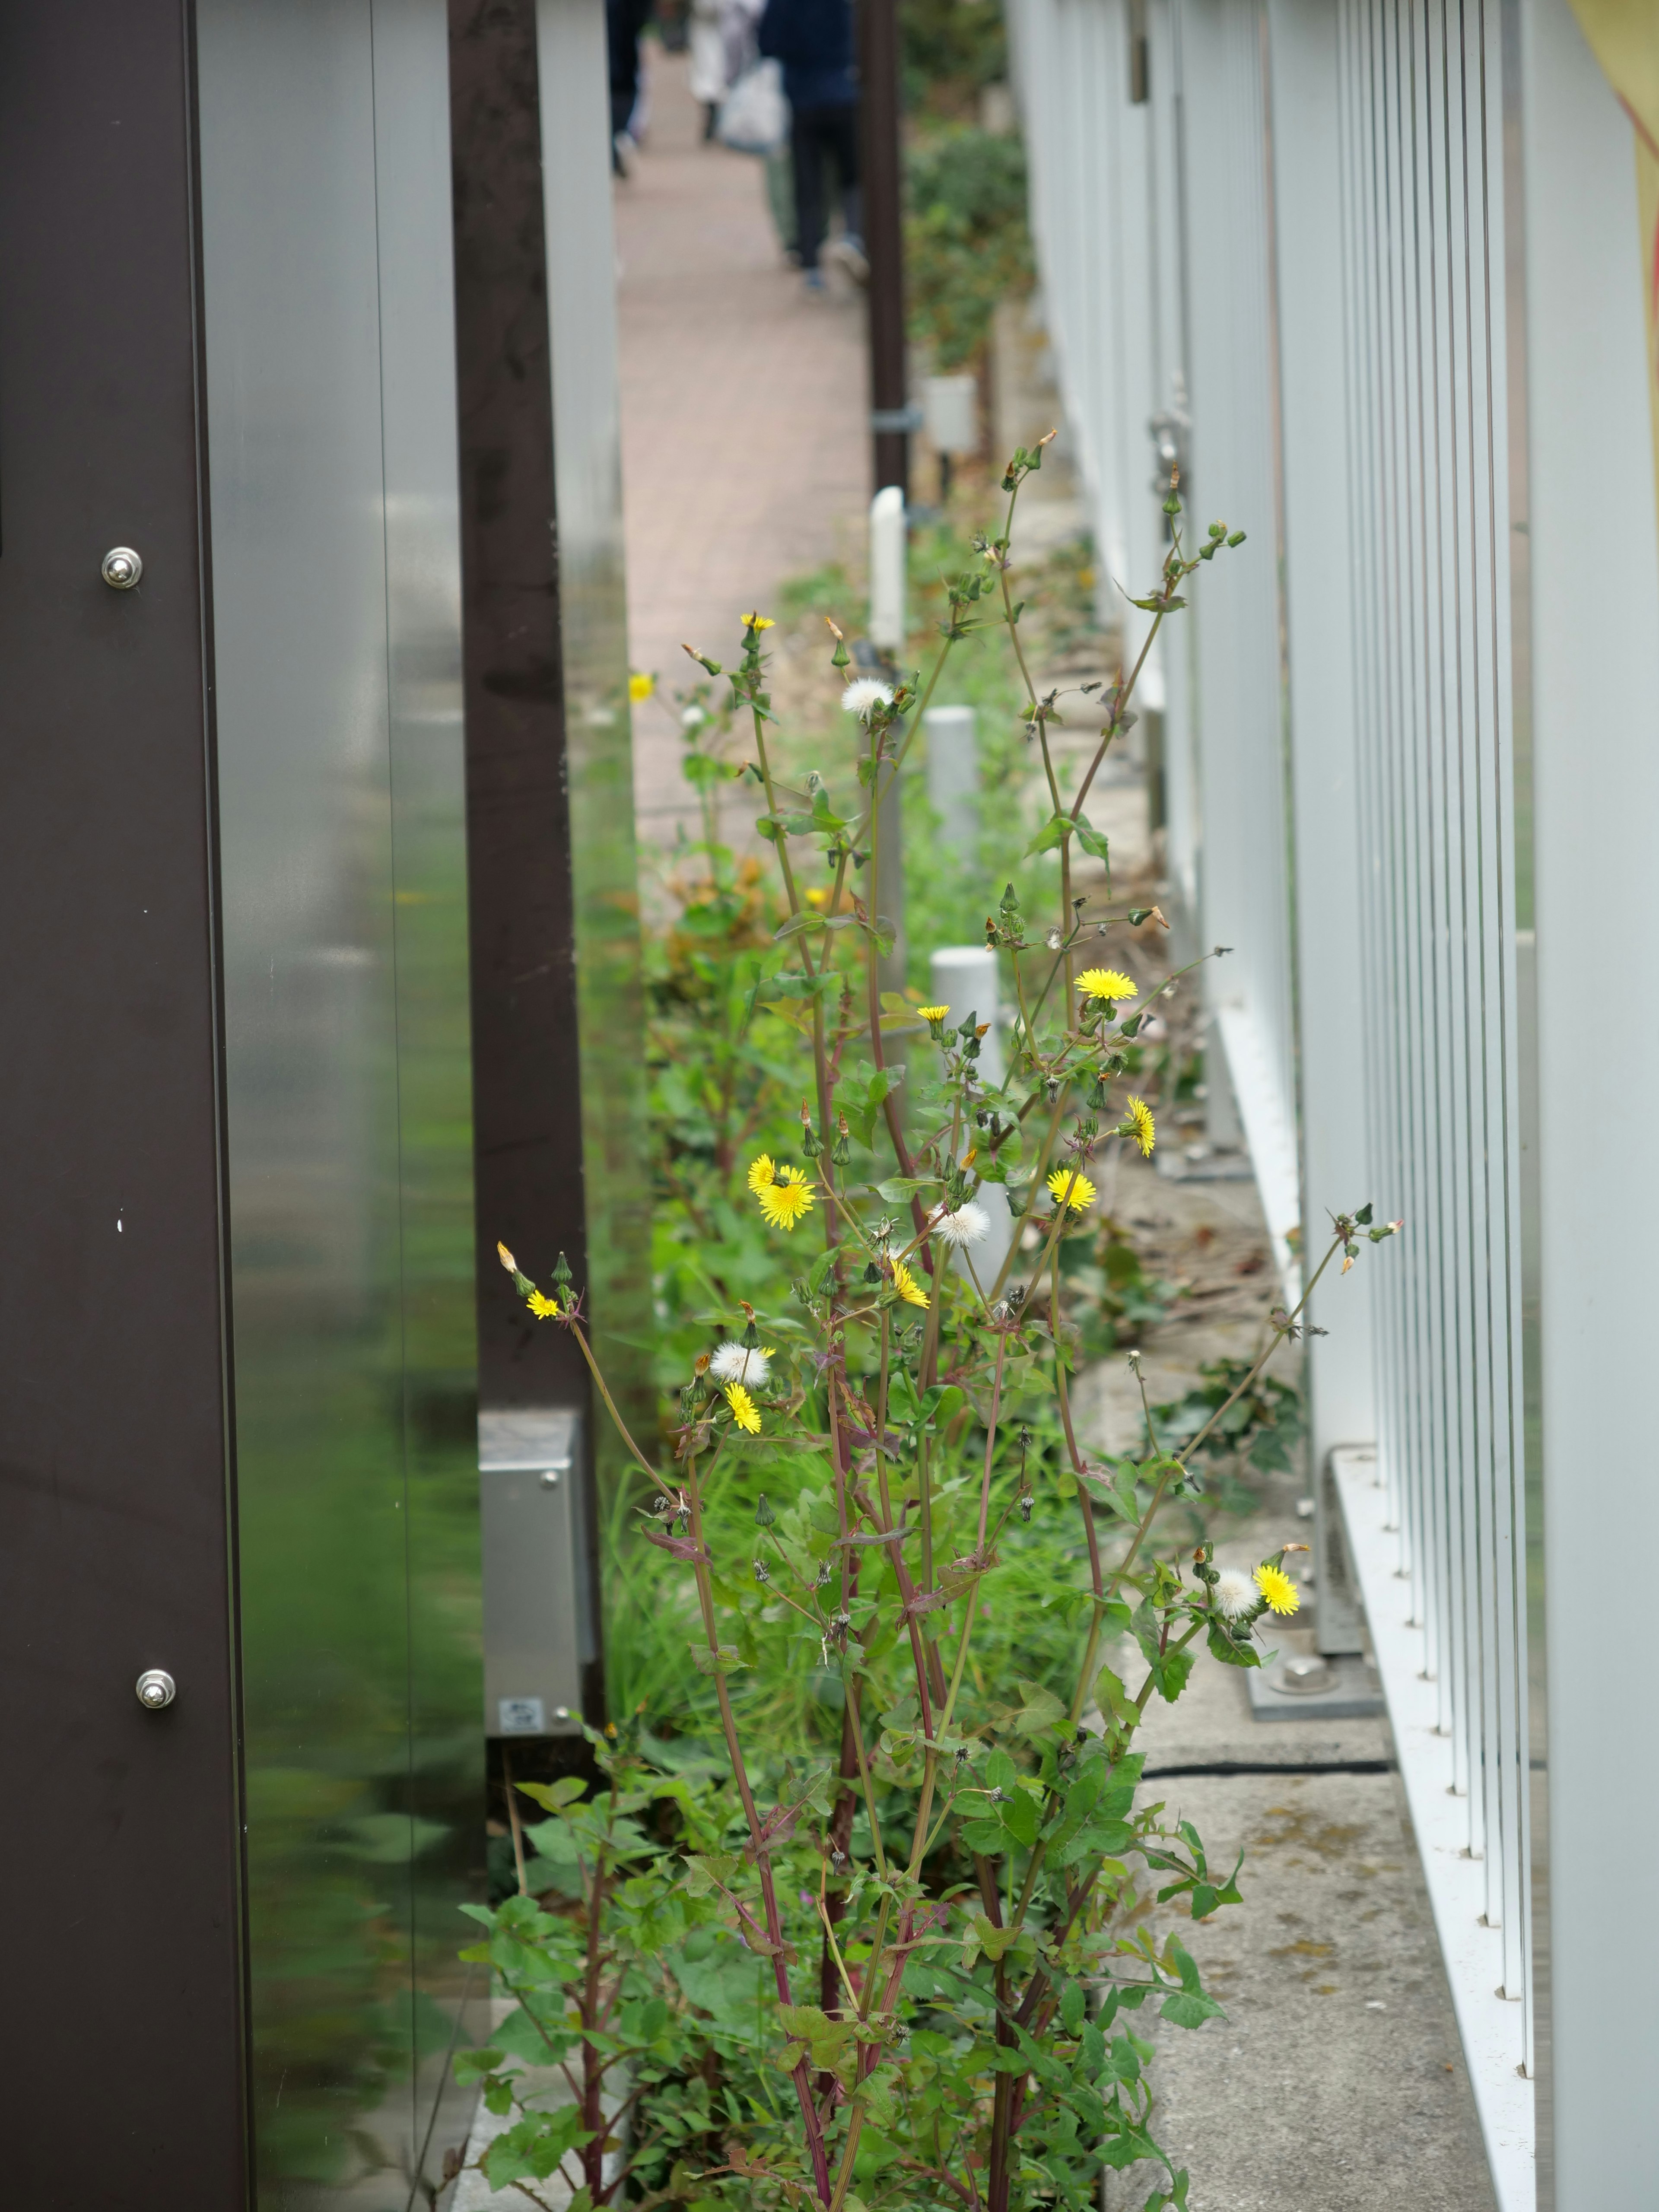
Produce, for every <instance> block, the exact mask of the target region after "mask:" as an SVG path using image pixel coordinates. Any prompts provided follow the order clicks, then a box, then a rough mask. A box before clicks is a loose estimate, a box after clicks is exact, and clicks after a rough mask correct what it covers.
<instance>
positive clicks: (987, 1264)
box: [928, 945, 1016, 1291]
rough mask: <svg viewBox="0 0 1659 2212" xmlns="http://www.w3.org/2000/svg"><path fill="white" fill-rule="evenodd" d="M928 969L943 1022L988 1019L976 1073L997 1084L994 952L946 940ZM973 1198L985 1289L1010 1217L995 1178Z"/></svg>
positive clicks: (1001, 1256) (1002, 1254)
mask: <svg viewBox="0 0 1659 2212" xmlns="http://www.w3.org/2000/svg"><path fill="white" fill-rule="evenodd" d="M928 975H929V981H930V985H931V988H932V992H933V1004H934V1005H935V1006H949V1008H950V1009H951V1018H950V1021H949V1023H948V1024H947V1027H949V1028H952V1029H955V1028H957V1027H958V1026H959V1025H960V1024H962V1023H963V1022H965V1021H966V1020H967V1018H968V1017H969V1014H972V1015H973V1016H974V1017H975V1019H976V1020H978V1021H981V1022H989V1024H991V1026H990V1028H989V1030H987V1032H986V1035H985V1036H984V1037H983V1038H982V1039H981V1043H980V1048H979V1066H980V1073H981V1077H982V1078H983V1079H984V1081H985V1082H986V1083H987V1085H996V1084H1000V1082H1001V1081H1002V1079H1003V1077H1004V1076H1005V1075H1006V1073H1007V1069H1006V1065H1005V1063H1004V1060H1003V1056H1002V1024H1001V1023H1000V1020H999V1019H998V1018H997V956H996V954H995V953H994V951H992V950H991V948H990V947H989V946H988V945H945V946H943V947H942V948H941V949H940V950H939V951H937V952H935V953H934V955H933V958H932V960H931V961H930V962H929V963H928ZM975 1204H976V1205H979V1206H983V1207H984V1209H985V1211H986V1212H987V1214H988V1215H989V1216H990V1220H991V1233H990V1235H989V1236H988V1237H987V1238H986V1240H985V1242H984V1243H982V1244H975V1246H974V1247H973V1248H972V1251H973V1261H974V1273H975V1274H976V1275H977V1276H978V1277H979V1280H980V1286H981V1289H983V1290H986V1291H988V1290H989V1289H990V1287H991V1285H992V1284H993V1283H994V1282H995V1280H996V1279H997V1276H998V1275H999V1273H1000V1272H1001V1268H1002V1263H1003V1261H1004V1260H1005V1259H1006V1257H1007V1255H1008V1251H1009V1248H1010V1247H1011V1246H1012V1243H1013V1241H1014V1237H1015V1233H1016V1232H1015V1225H1014V1218H1013V1216H1012V1214H1011V1213H1010V1212H1009V1211H1008V1194H1007V1192H1006V1190H1005V1189H1004V1188H1003V1187H1002V1185H1001V1184H1000V1182H987V1183H981V1185H980V1189H979V1196H978V1198H977V1199H976V1200H975ZM955 1264H956V1266H957V1268H958V1269H959V1270H960V1271H961V1273H963V1274H964V1275H965V1274H966V1273H968V1268H967V1265H966V1262H965V1261H964V1259H963V1255H961V1254H960V1253H958V1254H957V1257H956V1263H955Z"/></svg>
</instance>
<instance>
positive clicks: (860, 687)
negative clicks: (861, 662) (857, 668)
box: [841, 676, 893, 721]
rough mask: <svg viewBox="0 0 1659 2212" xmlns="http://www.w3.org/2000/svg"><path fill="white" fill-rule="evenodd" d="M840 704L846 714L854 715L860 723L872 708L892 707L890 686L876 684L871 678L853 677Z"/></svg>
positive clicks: (843, 693) (874, 679)
mask: <svg viewBox="0 0 1659 2212" xmlns="http://www.w3.org/2000/svg"><path fill="white" fill-rule="evenodd" d="M841 703H842V709H843V710H844V711H845V712H846V713H847V714H856V715H857V716H858V717H859V719H860V721H862V720H866V719H867V717H868V715H869V713H870V709H871V708H872V707H890V706H891V705H892V703H893V691H892V686H891V685H890V684H878V682H877V680H876V678H874V677H873V676H855V677H854V678H853V680H852V682H851V683H850V684H848V687H847V689H846V690H844V691H843V692H842V695H841Z"/></svg>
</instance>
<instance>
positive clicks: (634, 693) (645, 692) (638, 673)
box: [628, 668, 657, 707]
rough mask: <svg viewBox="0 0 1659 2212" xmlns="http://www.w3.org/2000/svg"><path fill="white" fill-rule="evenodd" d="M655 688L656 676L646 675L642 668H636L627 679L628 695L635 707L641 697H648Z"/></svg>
mask: <svg viewBox="0 0 1659 2212" xmlns="http://www.w3.org/2000/svg"><path fill="white" fill-rule="evenodd" d="M656 688H657V679H656V678H655V677H654V676H647V674H646V673H645V671H644V670H643V669H639V668H636V669H635V671H634V673H633V674H632V675H631V676H630V677H629V679H628V696H629V698H630V699H631V700H632V701H633V702H634V704H635V706H636V707H637V706H638V705H639V703H640V702H641V700H642V699H648V698H649V697H650V696H651V694H652V693H653V691H654V690H656Z"/></svg>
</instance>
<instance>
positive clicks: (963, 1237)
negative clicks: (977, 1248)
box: [933, 1199, 991, 1248]
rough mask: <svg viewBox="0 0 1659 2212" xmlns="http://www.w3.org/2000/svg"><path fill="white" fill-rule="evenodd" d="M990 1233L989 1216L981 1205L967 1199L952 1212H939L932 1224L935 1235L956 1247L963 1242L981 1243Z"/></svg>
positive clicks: (963, 1243)
mask: <svg viewBox="0 0 1659 2212" xmlns="http://www.w3.org/2000/svg"><path fill="white" fill-rule="evenodd" d="M990 1233H991V1217H990V1215H989V1214H988V1213H987V1212H986V1211H985V1208H984V1207H983V1206H975V1204H974V1202H973V1200H972V1199H969V1200H968V1202H967V1204H966V1205H965V1206H957V1209H956V1211H955V1212H953V1213H941V1214H940V1216H939V1219H938V1220H937V1221H936V1222H934V1224H933V1234H934V1236H935V1237H943V1238H944V1240H945V1243H947V1244H955V1245H957V1247H958V1248H960V1247H961V1246H963V1245H965V1244H982V1243H984V1242H985V1239H986V1238H987V1237H988V1236H989V1235H990Z"/></svg>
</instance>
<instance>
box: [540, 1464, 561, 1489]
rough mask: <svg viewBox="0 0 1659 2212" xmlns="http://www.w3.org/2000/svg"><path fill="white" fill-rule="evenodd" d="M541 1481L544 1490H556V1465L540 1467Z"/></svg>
mask: <svg viewBox="0 0 1659 2212" xmlns="http://www.w3.org/2000/svg"><path fill="white" fill-rule="evenodd" d="M541 1483H542V1488H543V1489H544V1490H556V1489H557V1488H558V1486H559V1470H558V1468H556V1467H544V1468H543V1469H542V1474H541Z"/></svg>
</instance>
